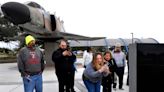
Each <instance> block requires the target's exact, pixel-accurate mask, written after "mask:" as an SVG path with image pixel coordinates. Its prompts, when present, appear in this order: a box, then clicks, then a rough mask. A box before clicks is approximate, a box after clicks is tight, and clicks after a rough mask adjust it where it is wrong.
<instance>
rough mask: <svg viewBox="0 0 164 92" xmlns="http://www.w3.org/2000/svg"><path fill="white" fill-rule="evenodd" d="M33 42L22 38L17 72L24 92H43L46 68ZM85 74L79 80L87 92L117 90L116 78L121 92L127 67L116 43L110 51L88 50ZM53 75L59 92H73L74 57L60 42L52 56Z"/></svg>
mask: <svg viewBox="0 0 164 92" xmlns="http://www.w3.org/2000/svg"><path fill="white" fill-rule="evenodd" d="M35 42H36V40H35V38H34V37H33V36H31V35H28V36H26V37H25V43H26V46H25V47H23V48H22V49H21V50H20V51H19V53H18V56H17V63H18V69H19V72H20V73H21V76H22V79H23V84H24V92H33V91H34V89H35V90H36V92H43V82H42V81H43V80H42V72H43V71H44V68H45V62H44V55H43V52H42V51H41V50H40V49H39V48H38V47H37V46H36V45H35ZM83 59H84V68H85V69H84V71H83V74H82V80H83V82H84V85H85V87H86V89H87V90H88V92H100V90H101V88H100V87H101V85H102V87H103V90H102V91H103V92H111V91H112V88H113V89H114V90H116V87H117V86H116V85H117V77H118V83H119V86H118V88H119V90H124V89H123V75H124V69H125V65H126V62H125V61H126V55H125V54H124V52H122V50H121V44H120V43H117V44H116V45H115V48H114V50H113V51H110V50H108V51H105V52H104V53H102V52H93V51H92V48H91V47H88V48H87V50H86V51H84V54H83ZM52 61H53V62H54V66H55V74H56V76H57V79H58V83H59V92H75V89H74V81H75V80H74V79H75V70H76V69H75V66H74V63H75V62H76V55H75V54H74V53H73V52H72V51H71V48H70V47H69V46H68V43H67V41H66V40H61V41H60V43H59V48H58V49H57V50H55V51H54V52H53V54H52Z"/></svg>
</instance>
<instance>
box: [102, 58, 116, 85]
mask: <svg viewBox="0 0 164 92" xmlns="http://www.w3.org/2000/svg"><path fill="white" fill-rule="evenodd" d="M108 67H109V70H110V72H111V74H109V75H108V76H106V77H103V78H102V85H109V84H112V82H113V79H114V72H115V71H116V68H117V65H116V62H115V60H114V59H110V60H109V61H108Z"/></svg>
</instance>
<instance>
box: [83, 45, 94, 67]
mask: <svg viewBox="0 0 164 92" xmlns="http://www.w3.org/2000/svg"><path fill="white" fill-rule="evenodd" d="M92 59H93V53H92V48H91V47H87V51H84V54H83V60H84V68H86V66H87V65H88V64H89V63H90V62H91V61H92Z"/></svg>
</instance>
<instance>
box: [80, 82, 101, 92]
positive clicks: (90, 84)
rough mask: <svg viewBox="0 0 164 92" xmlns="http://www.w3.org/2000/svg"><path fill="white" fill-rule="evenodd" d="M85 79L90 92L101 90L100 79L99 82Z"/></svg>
mask: <svg viewBox="0 0 164 92" xmlns="http://www.w3.org/2000/svg"><path fill="white" fill-rule="evenodd" d="M83 81H84V84H85V86H86V88H87V90H88V92H100V86H101V83H100V81H98V82H97V83H93V82H91V81H89V80H83Z"/></svg>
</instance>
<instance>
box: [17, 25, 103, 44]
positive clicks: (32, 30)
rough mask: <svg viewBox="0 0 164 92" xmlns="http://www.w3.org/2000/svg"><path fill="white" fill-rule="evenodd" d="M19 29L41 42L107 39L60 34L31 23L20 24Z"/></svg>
mask: <svg viewBox="0 0 164 92" xmlns="http://www.w3.org/2000/svg"><path fill="white" fill-rule="evenodd" d="M18 26H19V27H21V28H23V31H26V33H27V34H28V33H29V34H32V35H34V36H35V37H37V38H38V39H41V40H48V41H50V40H52V41H53V40H59V39H67V40H98V39H104V38H105V37H87V36H82V35H77V34H72V33H67V32H60V31H58V30H56V31H53V32H50V31H48V30H46V29H45V28H41V27H39V26H36V25H32V24H31V23H25V24H19V25H18Z"/></svg>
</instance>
